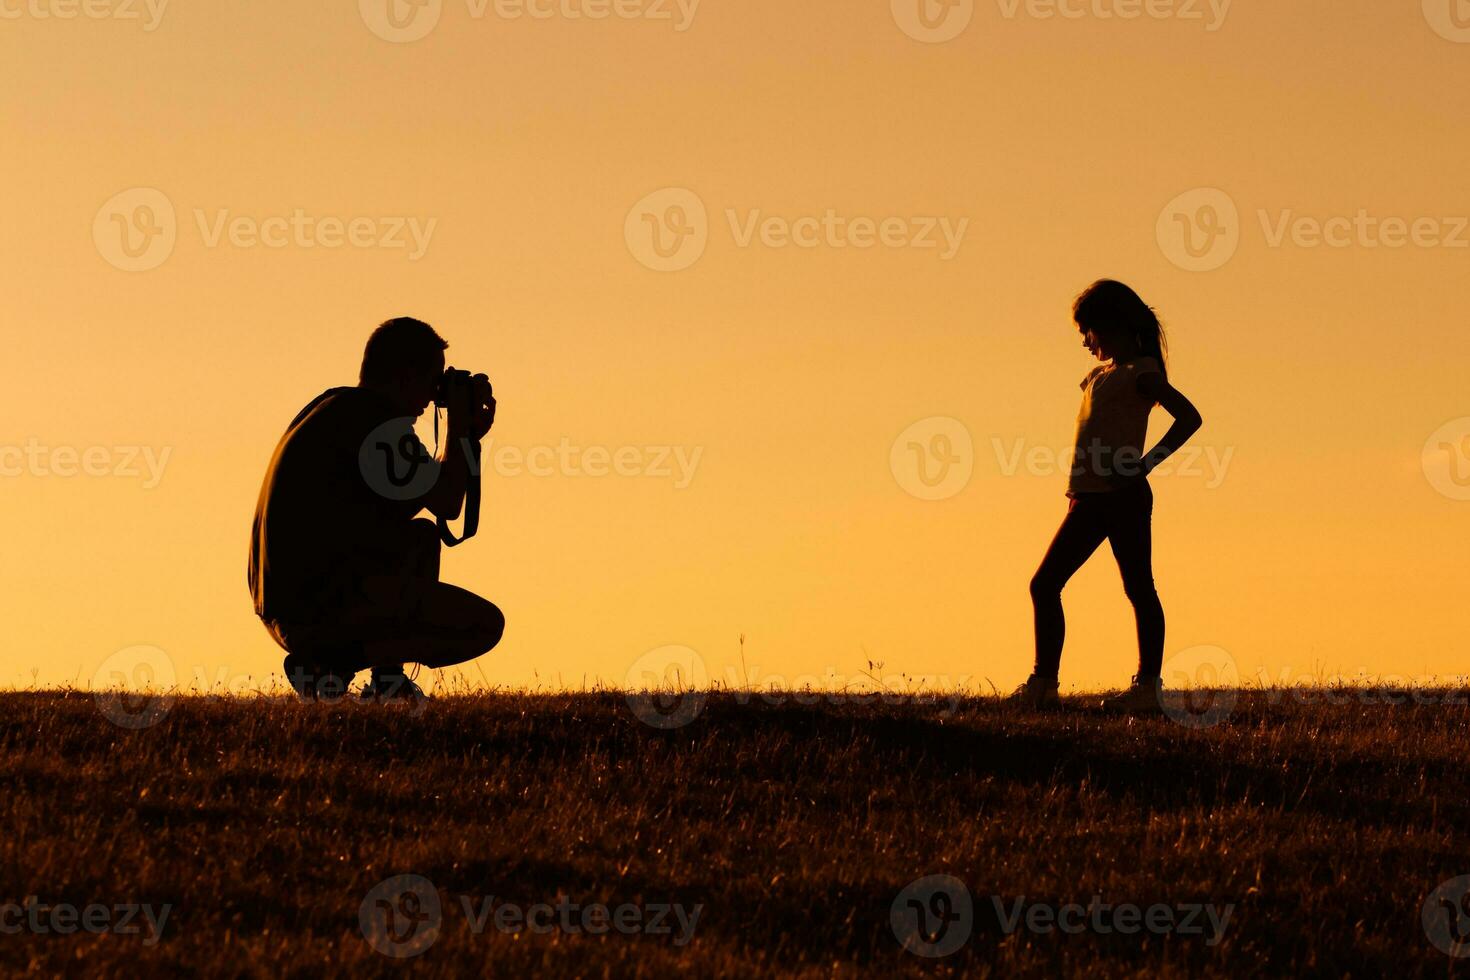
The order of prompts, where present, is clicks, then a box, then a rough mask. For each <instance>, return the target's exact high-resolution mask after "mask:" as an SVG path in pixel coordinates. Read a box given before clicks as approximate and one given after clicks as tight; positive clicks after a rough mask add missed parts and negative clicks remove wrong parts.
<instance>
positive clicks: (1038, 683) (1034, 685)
mask: <svg viewBox="0 0 1470 980" xmlns="http://www.w3.org/2000/svg"><path fill="white" fill-rule="evenodd" d="M1005 703H1006V704H1008V705H1010V706H1011V707H1015V708H1029V709H1031V710H1033V711H1041V710H1043V709H1045V708H1060V707H1061V706H1062V699H1061V698H1060V697H1058V696H1057V681H1056V678H1054V677H1038V676H1037V675H1035V674H1032V675H1031V676H1030V677H1028V678H1026V683H1024V684H1022V685H1021V686H1020V687H1018V688H1016V690H1015V691H1014V692H1013V693H1012V694H1011V696H1010V697H1008V698H1006V700H1005Z"/></svg>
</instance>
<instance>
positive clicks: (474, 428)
mask: <svg viewBox="0 0 1470 980" xmlns="http://www.w3.org/2000/svg"><path fill="white" fill-rule="evenodd" d="M472 381H473V384H472V385H471V391H472V392H473V396H472V397H471V399H470V401H471V404H472V405H473V406H474V416H473V418H472V420H471V422H470V434H471V435H473V436H474V437H475V438H476V439H483V438H485V436H486V435H487V434H488V433H489V432H490V427H491V426H492V425H494V424H495V395H494V394H493V393H492V391H493V390H492V389H491V387H490V379H489V378H488V377H486V376H485V375H483V374H477V375H475V376H474V378H473V379H472Z"/></svg>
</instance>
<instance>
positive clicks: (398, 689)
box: [360, 667, 429, 701]
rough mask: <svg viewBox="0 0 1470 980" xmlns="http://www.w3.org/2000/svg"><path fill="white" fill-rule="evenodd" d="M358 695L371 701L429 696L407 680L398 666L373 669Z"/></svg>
mask: <svg viewBox="0 0 1470 980" xmlns="http://www.w3.org/2000/svg"><path fill="white" fill-rule="evenodd" d="M360 697H362V698H363V699H364V700H371V701H426V700H428V697H429V696H428V695H427V694H425V693H424V691H423V689H422V688H421V687H419V686H418V685H417V684H415V683H414V682H413V681H411V680H409V678H408V675H407V674H405V673H404V672H403V668H401V667H400V668H398V669H396V670H391V669H390V670H374V671H373V676H372V679H371V680H369V681H368V682H367V684H366V685H364V686H363V689H362V693H361V695H360Z"/></svg>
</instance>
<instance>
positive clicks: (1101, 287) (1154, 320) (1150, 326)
mask: <svg viewBox="0 0 1470 980" xmlns="http://www.w3.org/2000/svg"><path fill="white" fill-rule="evenodd" d="M1072 319H1073V320H1076V321H1077V326H1078V328H1079V329H1082V330H1091V331H1092V332H1093V333H1095V334H1099V335H1102V336H1110V337H1116V336H1132V337H1134V338H1136V339H1137V340H1138V349H1139V350H1141V351H1142V352H1143V353H1144V354H1145V355H1146V356H1148V357H1152V358H1154V359H1155V360H1157V361H1158V362H1159V367H1160V369H1161V370H1163V372H1164V376H1165V377H1168V373H1169V340H1168V338H1167V337H1165V336H1164V325H1163V324H1162V323H1160V322H1159V315H1158V313H1156V312H1155V311H1154V308H1153V307H1152V306H1149V305H1148V304H1147V303H1145V302H1144V301H1143V300H1142V299H1141V298H1140V297H1139V295H1138V294H1137V293H1135V292H1134V291H1133V290H1132V289H1130V288H1129V287H1128V286H1125V285H1124V284H1123V283H1121V282H1118V281H1116V280H1114V279H1099V280H1098V281H1097V282H1095V283H1093V284H1092V285H1091V286H1088V287H1087V288H1086V289H1084V290H1083V291H1082V295H1080V296H1078V297H1077V302H1076V303H1074V304H1073V305H1072Z"/></svg>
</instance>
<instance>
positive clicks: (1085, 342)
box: [1077, 324, 1112, 361]
mask: <svg viewBox="0 0 1470 980" xmlns="http://www.w3.org/2000/svg"><path fill="white" fill-rule="evenodd" d="M1077 329H1078V330H1080V331H1082V346H1083V347H1086V348H1087V351H1088V353H1090V354H1091V355H1092V356H1093V357H1095V358H1097V359H1098V360H1099V361H1106V360H1108V359H1109V358H1111V357H1112V355H1111V354H1109V353H1108V351H1107V343H1106V341H1105V340H1104V339H1103V337H1102V336H1101V335H1100V334H1099V333H1098V332H1097V331H1096V330H1089V329H1088V328H1086V327H1083V326H1081V325H1080V324H1079V325H1078V327H1077Z"/></svg>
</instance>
